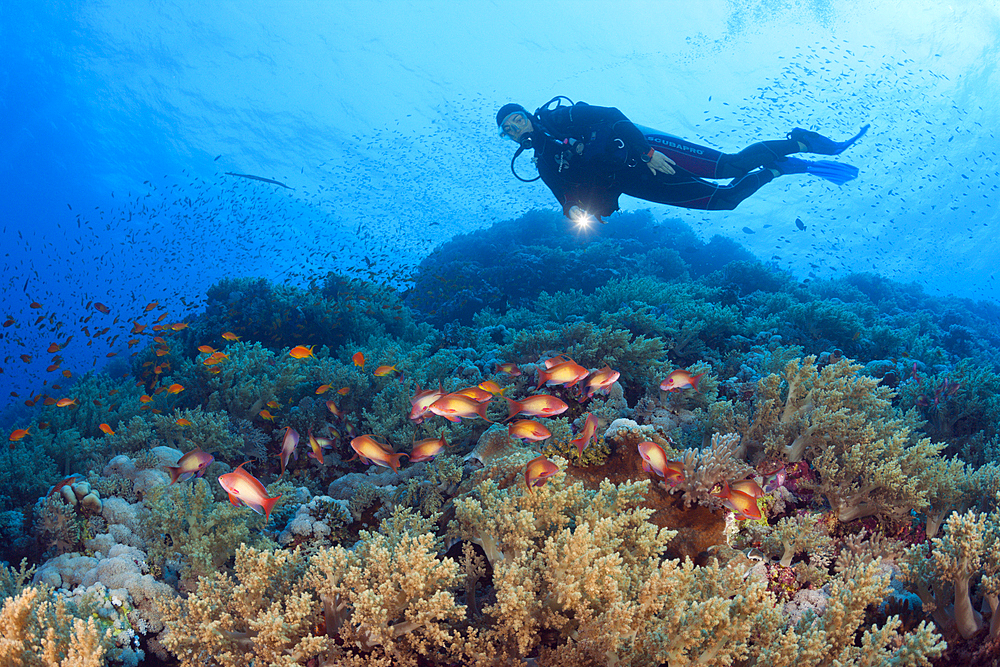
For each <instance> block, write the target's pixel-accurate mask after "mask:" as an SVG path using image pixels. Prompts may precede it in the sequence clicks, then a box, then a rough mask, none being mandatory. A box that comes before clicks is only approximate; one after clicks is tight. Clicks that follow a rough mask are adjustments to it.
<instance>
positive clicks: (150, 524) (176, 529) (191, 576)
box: [143, 479, 283, 581]
mask: <svg viewBox="0 0 1000 667" xmlns="http://www.w3.org/2000/svg"><path fill="white" fill-rule="evenodd" d="M146 503H147V505H148V506H149V508H150V515H149V517H148V518H147V519H146V520H145V521H144V522H143V527H144V528H145V530H146V533H147V534H146V535H145V538H146V540H147V544H148V545H149V559H150V563H151V564H154V565H157V566H159V567H161V568H162V567H163V566H164V565H165V564H166V563H167V562H170V561H175V560H177V561H180V570H181V572H180V573H181V578H182V579H183V580H185V581H193V580H195V579H197V578H198V577H203V576H208V575H210V574H213V573H215V572H217V571H218V570H219V569H221V568H222V567H223V566H224V565H225V564H226V563H227V562H228V561H229V559H230V558H231V557H232V555H233V553H234V552H235V551H236V549H237V547H238V546H239V545H241V544H243V543H248V544H251V545H254V546H258V547H259V546H264V545H266V544H267V540H266V539H265V538H262V537H260V536H258V531H259V529H260V528H261V527H263V525H264V523H265V521H264V517H262V516H260V515H258V514H256V513H254V512H251V511H250V510H249V509H247V508H244V507H233V506H232V505H230V504H229V503H222V502H217V501H216V500H215V499H214V498H213V496H212V492H211V490H210V487H209V484H208V482H206V481H205V480H204V479H198V480H195V481H194V482H193V483H191V484H186V483H185V484H175V485H173V486H161V487H156V488H154V489H152V490H151V491H150V493H149V498H148V499H147V501H146ZM281 503H283V501H279V505H280V504H281Z"/></svg>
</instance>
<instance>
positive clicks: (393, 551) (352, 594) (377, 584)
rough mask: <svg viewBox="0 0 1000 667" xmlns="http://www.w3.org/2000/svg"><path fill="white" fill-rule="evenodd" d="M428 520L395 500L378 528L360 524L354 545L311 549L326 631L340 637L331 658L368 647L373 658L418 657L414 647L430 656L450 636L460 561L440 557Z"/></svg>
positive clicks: (459, 611)
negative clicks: (373, 529)
mask: <svg viewBox="0 0 1000 667" xmlns="http://www.w3.org/2000/svg"><path fill="white" fill-rule="evenodd" d="M430 526H431V523H430V521H428V520H425V519H421V518H419V517H417V516H416V515H415V514H414V513H413V512H412V510H409V509H405V508H396V509H394V510H393V512H392V514H391V515H390V516H389V517H388V518H387V519H385V520H384V521H383V522H382V524H381V525H380V527H379V530H378V531H377V532H368V531H362V532H361V540H360V541H359V542H358V543H357V544H356V545H355V547H354V549H352V550H347V549H344V548H343V547H333V548H331V549H324V550H322V551H320V552H319V553H317V554H316V555H315V556H313V558H312V560H311V562H310V567H309V573H308V575H307V581H308V583H309V584H310V585H311V586H313V587H314V588H315V590H316V591H317V592H318V593H319V597H320V599H321V600H322V603H323V614H324V617H325V621H326V629H327V634H328V635H329V636H331V637H333V636H338V637H339V638H340V639H341V640H342V645H340V644H338V645H337V646H333V645H331V646H330V652H329V653H328V655H327V656H326V660H327V661H328V662H330V663H335V664H340V663H339V662H336V661H339V660H341V659H351V658H352V657H357V656H359V655H364V654H366V653H369V652H371V653H372V655H371V659H372V660H375V661H386V660H391V661H392V662H391V664H393V665H415V664H417V663H416V659H415V658H416V656H417V655H420V656H425V657H428V658H430V659H433V658H435V657H436V656H438V655H439V654H441V653H442V652H443V651H444V649H445V647H447V646H448V645H449V644H450V643H451V642H452V640H453V639H454V637H455V634H454V632H453V631H452V630H451V629H450V626H451V625H452V624H454V623H457V622H459V621H461V620H462V619H463V618H464V617H465V609H464V607H462V606H460V605H458V604H457V603H456V600H455V597H454V595H453V591H454V590H455V589H456V588H457V587H458V584H459V581H460V579H461V577H460V576H459V565H458V563H456V562H455V561H454V560H452V559H451V558H444V559H440V560H439V559H438V558H437V555H436V552H437V545H436V540H435V538H434V536H433V534H432V533H430V532H427V531H428V529H429V528H430Z"/></svg>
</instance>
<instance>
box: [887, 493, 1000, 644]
mask: <svg viewBox="0 0 1000 667" xmlns="http://www.w3.org/2000/svg"><path fill="white" fill-rule="evenodd" d="M998 555H1000V515H997V514H995V513H994V514H990V515H987V514H977V513H976V512H974V511H969V512H966V513H965V514H952V515H951V516H949V517H948V519H947V521H945V532H944V534H943V535H942V536H941V537H935V538H934V539H933V540H931V548H930V552H929V553H928V552H927V548H926V547H925V546H924V545H916V546H913V547H911V548H910V549H908V550H907V552H906V556H905V558H904V560H903V562H902V563H901V564H900V565H901V567H902V568H903V572H904V574H905V575H906V577H907V579H908V580H909V581H910V582H911V583H912V584H913V586H914V588H915V589H916V592H917V595H919V596H920V599H921V601H922V602H923V603H924V609H925V610H926V611H930V612H931V613H932V614H933V616H934V619H935V620H936V621H937V622H938V624H939V625H941V626H942V627H945V628H948V627H952V626H953V627H954V628H955V629H956V630H957V631H958V633H959V634H960V635H962V637H964V638H965V639H969V638H970V637H972V636H973V635H975V634H976V633H977V632H979V630H980V629H981V628H982V626H983V621H982V616H981V615H980V614H979V612H978V611H976V609H975V608H974V607H973V605H972V598H971V597H970V585H971V582H972V578H973V577H975V576H976V575H978V574H979V573H980V572H983V573H985V574H986V579H985V580H984V583H985V586H984V588H985V589H986V597H987V600H988V601H989V603H990V605H991V607H992V608H993V609H996V607H997V592H998V591H997V589H998V586H997V577H998V576H1000V560H997V556H998ZM949 589H951V590H952V591H953V595H954V597H953V602H954V605H953V606H952V607H951V613H952V614H953V617H952V618H949V616H948V609H949V606H948V605H947V603H946V600H947V597H948V591H949ZM991 598H992V599H991ZM991 625H996V626H997V628H1000V624H991ZM991 630H993V628H992V627H991ZM994 636H995V635H994Z"/></svg>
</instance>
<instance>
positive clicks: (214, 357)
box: [201, 352, 229, 366]
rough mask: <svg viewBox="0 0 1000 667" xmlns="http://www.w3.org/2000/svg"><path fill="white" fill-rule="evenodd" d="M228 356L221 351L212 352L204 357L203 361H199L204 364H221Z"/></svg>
mask: <svg viewBox="0 0 1000 667" xmlns="http://www.w3.org/2000/svg"><path fill="white" fill-rule="evenodd" d="M228 358H229V355H228V354H225V353H223V352H213V353H212V354H211V355H210V356H208V357H206V358H205V361H203V362H201V363H203V364H205V365H206V366H214V365H215V364H221V363H222V362H223V361H225V360H226V359H228Z"/></svg>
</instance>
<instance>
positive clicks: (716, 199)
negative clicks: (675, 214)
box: [621, 169, 775, 211]
mask: <svg viewBox="0 0 1000 667" xmlns="http://www.w3.org/2000/svg"><path fill="white" fill-rule="evenodd" d="M774 178H775V175H774V173H773V172H772V171H771V170H770V169H758V170H756V171H752V172H750V173H749V174H745V175H744V176H743V177H742V178H738V179H736V180H735V181H733V182H732V183H730V184H729V185H716V184H715V183H709V182H708V181H704V180H702V179H700V178H694V177H692V176H686V175H684V174H681V173H678V174H673V175H666V174H657V175H656V176H653V175H652V174H649V175H648V176H647V175H646V174H642V176H641V177H639V178H636V179H632V180H631V182H628V183H622V184H621V189H622V192H623V193H624V194H627V195H630V196H632V197H636V198H638V199H644V200H646V201H651V202H656V203H658V204H668V205H670V206H679V207H681V208H693V209H701V210H707V211H731V210H732V209H734V208H736V207H737V206H738V205H739V203H740V202H741V201H743V200H744V199H746V198H747V197H749V196H750V195H752V194H753V193H755V192H757V190H759V189H760V188H761V187H762V186H763V185H764V184H766V183H770V182H771V181H772V180H774Z"/></svg>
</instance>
